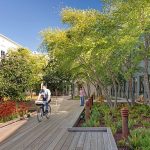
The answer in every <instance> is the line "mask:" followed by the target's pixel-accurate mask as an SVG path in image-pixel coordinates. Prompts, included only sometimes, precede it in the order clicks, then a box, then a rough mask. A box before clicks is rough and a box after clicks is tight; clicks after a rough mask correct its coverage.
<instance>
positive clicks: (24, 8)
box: [0, 0, 102, 51]
mask: <svg viewBox="0 0 150 150" xmlns="http://www.w3.org/2000/svg"><path fill="white" fill-rule="evenodd" d="M65 7H72V8H77V9H88V8H93V9H98V10H100V9H101V7H102V3H101V2H100V0H0V19H1V21H0V34H3V35H5V36H7V37H8V38H11V39H12V40H14V41H15V42H17V43H18V44H21V45H22V46H24V47H27V48H29V49H30V50H32V51H35V50H36V49H37V48H38V46H39V44H40V42H41V37H40V31H42V30H43V29H45V28H48V27H50V28H63V27H64V25H63V24H62V23H61V17H60V12H61V9H62V8H65Z"/></svg>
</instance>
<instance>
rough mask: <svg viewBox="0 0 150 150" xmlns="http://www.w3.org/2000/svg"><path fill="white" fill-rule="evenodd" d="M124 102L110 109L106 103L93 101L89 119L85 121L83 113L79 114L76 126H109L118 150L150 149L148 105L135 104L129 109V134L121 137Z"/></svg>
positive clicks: (149, 108)
mask: <svg viewBox="0 0 150 150" xmlns="http://www.w3.org/2000/svg"><path fill="white" fill-rule="evenodd" d="M123 107H128V106H127V105H126V104H123V103H122V104H118V107H117V108H114V109H110V108H109V106H108V105H107V104H106V103H94V105H93V106H92V109H91V115H90V119H89V120H88V121H87V122H85V113H84V112H83V113H82V114H81V116H80V120H79V122H78V125H77V126H80V127H81V126H82V127H99V126H100V127H104V126H105V127H110V128H111V130H112V133H113V135H114V138H115V140H116V143H117V146H118V149H119V150H125V149H126V150H150V107H149V106H146V105H139V104H135V105H134V106H132V107H128V109H129V120H128V126H129V130H130V136H129V137H128V139H127V140H125V139H124V138H122V119H121V108H123Z"/></svg>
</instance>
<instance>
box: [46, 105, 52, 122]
mask: <svg viewBox="0 0 150 150" xmlns="http://www.w3.org/2000/svg"><path fill="white" fill-rule="evenodd" d="M50 115H51V106H50V105H48V113H46V118H47V119H49V118H50Z"/></svg>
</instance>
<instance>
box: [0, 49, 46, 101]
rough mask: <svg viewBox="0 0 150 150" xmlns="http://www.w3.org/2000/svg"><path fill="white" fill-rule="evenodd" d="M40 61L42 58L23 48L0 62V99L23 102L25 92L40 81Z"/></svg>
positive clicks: (41, 64)
mask: <svg viewBox="0 0 150 150" xmlns="http://www.w3.org/2000/svg"><path fill="white" fill-rule="evenodd" d="M42 61H44V62H45V60H42V56H36V55H35V56H34V55H33V54H32V53H31V52H30V51H29V50H27V49H24V48H19V49H16V50H12V51H10V52H9V53H8V56H7V57H6V59H3V60H2V61H1V71H0V97H8V98H10V99H15V100H16V99H17V100H23V99H24V98H25V92H26V91H27V90H28V89H33V88H34V86H35V84H37V83H38V82H39V81H40V80H41V79H42V76H41V75H40V74H41V73H42V71H41V70H42V69H43V64H44V62H42Z"/></svg>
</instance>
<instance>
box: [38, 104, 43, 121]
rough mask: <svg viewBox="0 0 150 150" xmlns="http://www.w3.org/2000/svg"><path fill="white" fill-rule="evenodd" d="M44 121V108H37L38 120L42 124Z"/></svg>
mask: <svg viewBox="0 0 150 150" xmlns="http://www.w3.org/2000/svg"><path fill="white" fill-rule="evenodd" d="M42 119H43V109H42V107H38V108H37V120H38V121H39V122H41V121H42Z"/></svg>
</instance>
